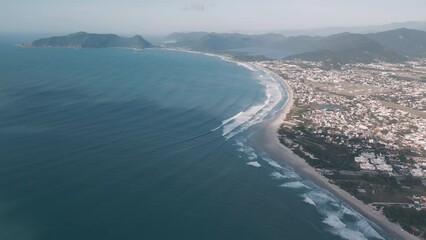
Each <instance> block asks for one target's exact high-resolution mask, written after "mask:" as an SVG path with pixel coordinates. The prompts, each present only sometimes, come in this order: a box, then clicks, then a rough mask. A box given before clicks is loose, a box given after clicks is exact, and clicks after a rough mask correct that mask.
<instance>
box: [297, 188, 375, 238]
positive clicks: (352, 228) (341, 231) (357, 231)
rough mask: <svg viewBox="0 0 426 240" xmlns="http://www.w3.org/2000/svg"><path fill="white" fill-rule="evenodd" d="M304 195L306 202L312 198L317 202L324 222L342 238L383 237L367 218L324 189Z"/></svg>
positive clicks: (316, 204)
mask: <svg viewBox="0 0 426 240" xmlns="http://www.w3.org/2000/svg"><path fill="white" fill-rule="evenodd" d="M302 197H304V201H305V202H307V199H310V200H311V201H312V202H313V203H314V204H315V206H316V207H317V210H318V212H319V213H320V214H321V215H323V216H324V220H323V223H325V224H327V225H328V226H330V227H331V229H330V232H332V233H333V234H335V235H337V236H339V237H341V238H342V239H349V240H358V239H367V237H373V238H375V239H383V238H382V237H381V236H380V234H379V233H378V232H377V231H376V230H375V229H374V228H373V227H371V226H370V225H369V224H368V222H367V221H366V220H365V218H363V217H362V216H361V215H360V214H358V213H356V212H354V211H353V210H351V209H350V208H348V207H346V206H344V205H342V204H340V203H339V202H338V201H337V200H336V199H334V198H333V197H331V196H330V195H328V194H326V193H324V192H323V191H322V190H320V189H313V190H311V191H309V192H307V193H305V194H303V195H302ZM347 216H351V217H350V218H348V217H347ZM343 219H344V220H343Z"/></svg>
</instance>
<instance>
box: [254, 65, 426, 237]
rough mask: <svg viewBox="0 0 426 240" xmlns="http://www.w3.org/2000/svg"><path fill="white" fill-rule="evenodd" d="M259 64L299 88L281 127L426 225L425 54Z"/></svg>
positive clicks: (359, 193) (353, 187) (324, 161)
mask: <svg viewBox="0 0 426 240" xmlns="http://www.w3.org/2000/svg"><path fill="white" fill-rule="evenodd" d="M256 65H257V66H259V67H262V68H267V69H269V70H272V71H273V72H275V73H277V74H278V75H280V76H281V77H282V78H283V79H284V80H285V81H287V83H288V85H289V86H290V88H291V91H292V93H293V98H294V105H293V107H292V109H291V111H290V113H289V115H287V118H286V121H285V122H284V123H283V125H282V126H281V128H280V131H279V133H280V141H281V142H282V143H283V144H284V145H285V146H287V147H288V148H290V149H291V150H292V151H293V152H294V153H295V154H297V155H299V156H300V157H302V158H304V159H305V160H306V161H307V162H308V163H309V164H310V165H311V166H313V167H315V169H316V170H317V171H318V172H319V173H321V174H322V175H324V176H325V177H327V178H328V179H329V180H330V182H332V183H334V184H336V185H338V186H339V187H340V188H342V189H344V190H346V191H348V192H349V193H351V194H352V195H353V196H355V197H356V198H358V199H360V200H362V201H364V203H366V204H369V205H370V206H372V207H374V208H375V209H376V210H378V211H381V212H383V213H384V214H385V215H386V216H387V217H388V218H389V219H390V220H391V221H395V222H398V223H399V224H400V225H401V226H402V227H404V229H406V230H407V231H409V232H412V233H414V234H416V235H418V236H419V235H422V234H424V233H425V232H426V227H425V226H426V225H425V218H426V60H425V59H417V60H412V61H409V62H405V63H385V62H374V63H370V64H362V63H357V64H346V65H342V66H339V68H338V69H337V68H333V69H329V68H326V67H325V66H324V64H323V63H321V62H308V61H300V60H291V61H290V60H277V61H259V62H256ZM401 215H408V216H409V218H411V219H412V220H406V219H405V218H404V219H403V218H402V217H401Z"/></svg>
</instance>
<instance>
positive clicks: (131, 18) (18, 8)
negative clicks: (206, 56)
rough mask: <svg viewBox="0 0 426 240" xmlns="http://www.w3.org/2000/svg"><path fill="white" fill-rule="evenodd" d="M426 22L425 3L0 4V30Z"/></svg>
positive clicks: (254, 28) (42, 0)
mask: <svg viewBox="0 0 426 240" xmlns="http://www.w3.org/2000/svg"><path fill="white" fill-rule="evenodd" d="M404 21H426V0H204V1H203V0H116V1H114V0H0V32H26V31H31V32H40V31H41V32H73V31H80V30H84V31H90V32H115V33H140V34H163V33H169V32H175V31H198V30H204V31H218V32H226V31H228V32H229V31H242V32H258V31H271V30H282V29H298V28H317V27H329V26H365V25H377V24H385V23H392V22H404Z"/></svg>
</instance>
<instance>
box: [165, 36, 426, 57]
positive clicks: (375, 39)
mask: <svg viewBox="0 0 426 240" xmlns="http://www.w3.org/2000/svg"><path fill="white" fill-rule="evenodd" d="M401 36H402V37H401ZM167 39H168V40H170V41H169V42H170V44H169V46H172V47H184V48H190V49H192V50H197V51H213V52H225V53H226V52H232V51H234V50H236V49H243V48H250V47H253V48H254V47H260V48H267V49H271V50H277V51H283V52H285V53H286V55H285V56H284V57H283V58H285V59H300V60H308V61H309V60H311V61H330V60H332V61H333V62H335V64H345V63H356V62H362V63H370V62H373V61H376V60H379V61H386V62H403V61H406V60H408V59H410V58H416V57H426V32H424V31H420V30H412V29H406V28H400V29H394V30H389V31H384V32H379V33H371V34H360V33H349V32H344V33H338V34H333V35H329V36H325V37H319V36H314V37H312V36H304V35H301V36H290V37H286V36H284V35H281V34H262V35H244V34H229V33H208V32H193V33H173V34H171V35H169V36H168V37H167ZM259 55H260V54H259Z"/></svg>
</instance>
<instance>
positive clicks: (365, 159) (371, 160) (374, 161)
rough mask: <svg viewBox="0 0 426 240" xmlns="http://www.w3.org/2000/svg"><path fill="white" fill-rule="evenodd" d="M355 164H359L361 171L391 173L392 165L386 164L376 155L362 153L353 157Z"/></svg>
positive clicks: (380, 156) (383, 158) (383, 159)
mask: <svg viewBox="0 0 426 240" xmlns="http://www.w3.org/2000/svg"><path fill="white" fill-rule="evenodd" d="M355 162H357V163H359V167H360V168H361V169H362V170H368V171H375V170H377V171H380V172H392V171H393V168H392V165H390V164H388V163H386V161H385V157H384V156H383V155H381V154H380V155H378V156H376V154H374V153H371V152H363V153H361V155H360V156H358V157H355Z"/></svg>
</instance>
